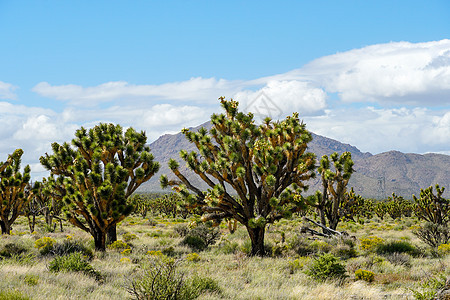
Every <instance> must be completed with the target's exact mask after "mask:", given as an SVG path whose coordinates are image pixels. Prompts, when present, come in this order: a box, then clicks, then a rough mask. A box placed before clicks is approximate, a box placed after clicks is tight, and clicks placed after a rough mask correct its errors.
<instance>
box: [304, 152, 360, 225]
mask: <svg viewBox="0 0 450 300" xmlns="http://www.w3.org/2000/svg"><path fill="white" fill-rule="evenodd" d="M330 159H331V160H330ZM331 163H333V167H332V166H331ZM333 169H334V170H333ZM318 171H319V173H320V176H321V179H322V187H323V189H322V193H320V192H317V194H316V199H315V200H316V202H315V203H313V205H314V206H315V207H316V208H317V209H318V211H319V214H320V219H321V222H322V224H323V225H326V224H327V223H326V222H327V221H328V226H329V227H330V228H331V229H334V230H335V229H336V227H337V225H338V223H339V220H340V219H341V217H342V216H343V213H342V211H340V208H341V207H342V203H343V202H344V201H345V193H346V191H347V184H348V182H349V180H350V177H351V175H352V173H353V171H354V170H353V160H352V154H351V153H350V152H344V153H342V154H341V155H340V156H339V154H338V153H337V152H334V153H333V154H331V155H330V157H328V156H327V155H323V156H322V158H321V160H320V165H319V168H318Z"/></svg>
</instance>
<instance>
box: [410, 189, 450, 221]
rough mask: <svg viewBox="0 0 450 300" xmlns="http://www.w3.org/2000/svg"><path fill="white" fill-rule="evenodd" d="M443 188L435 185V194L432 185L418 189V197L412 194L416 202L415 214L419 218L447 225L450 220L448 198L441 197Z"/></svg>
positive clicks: (449, 201) (449, 200) (449, 202)
mask: <svg viewBox="0 0 450 300" xmlns="http://www.w3.org/2000/svg"><path fill="white" fill-rule="evenodd" d="M444 190H445V188H444V187H442V188H440V187H439V185H436V194H435V193H433V187H432V186H430V187H428V188H426V189H421V190H420V197H419V198H417V197H416V196H415V195H413V199H414V202H415V203H416V207H415V214H416V216H417V217H418V218H419V219H422V220H425V221H427V222H430V223H432V224H437V225H444V226H447V225H448V223H449V221H450V199H445V198H444V197H442V194H443V193H444Z"/></svg>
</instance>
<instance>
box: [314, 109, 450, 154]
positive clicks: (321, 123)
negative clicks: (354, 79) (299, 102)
mask: <svg viewBox="0 0 450 300" xmlns="http://www.w3.org/2000/svg"><path fill="white" fill-rule="evenodd" d="M305 121H306V125H307V128H308V129H309V130H311V131H313V132H315V133H317V134H320V135H324V136H327V137H330V138H333V139H336V140H338V141H341V142H344V143H349V144H352V145H355V146H357V147H358V148H359V149H360V150H361V151H368V152H372V153H374V154H376V153H380V152H384V151H389V150H399V151H403V152H416V153H425V152H439V153H444V152H446V151H449V150H450V149H449V145H450V112H446V111H433V110H428V109H426V108H413V109H409V108H399V109H376V108H373V107H367V108H360V109H338V110H334V111H330V110H329V111H327V112H326V114H325V115H323V116H317V117H306V118H305Z"/></svg>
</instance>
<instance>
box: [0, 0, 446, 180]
mask: <svg viewBox="0 0 450 300" xmlns="http://www.w3.org/2000/svg"><path fill="white" fill-rule="evenodd" d="M241 2H243V1H222V2H219V1H158V2H157V1H20V0H18V1H17V0H16V1H5V0H0V45H1V47H0V117H1V118H0V126H1V127H0V137H1V140H0V155H1V157H3V158H1V157H0V160H4V159H5V158H6V155H7V154H8V153H10V152H11V151H12V150H14V149H15V148H18V147H22V148H24V151H25V156H24V162H25V163H30V164H32V170H33V171H34V172H35V174H40V173H42V168H40V167H39V164H38V159H39V156H40V155H42V154H43V153H45V151H49V149H50V144H51V142H53V141H58V142H63V141H69V140H70V139H71V138H72V137H73V133H74V131H75V129H77V128H79V127H80V126H88V127H89V126H93V125H95V124H97V123H98V122H114V123H120V124H123V125H124V126H133V127H135V128H136V129H140V130H145V131H146V132H147V134H148V136H149V140H150V141H152V140H154V139H156V138H157V137H158V136H159V135H161V134H163V133H174V132H178V131H179V130H180V129H181V128H182V127H184V126H194V125H198V124H200V123H203V122H204V121H206V120H208V118H209V116H210V114H211V113H212V112H216V111H218V110H219V105H218V101H217V98H218V97H219V96H226V97H227V98H230V97H233V98H235V99H238V100H239V101H240V103H241V107H242V108H243V109H244V110H245V109H248V110H252V107H251V105H250V104H251V103H253V102H254V101H253V100H255V99H257V98H258V96H259V95H260V94H261V93H264V95H266V96H267V97H268V99H270V101H271V103H273V104H274V105H275V106H277V107H278V108H279V111H280V115H279V116H278V115H277V116H273V117H284V116H286V115H288V114H291V113H292V112H293V111H294V110H296V111H299V113H300V116H301V117H302V118H303V119H304V120H305V122H306V123H307V126H308V128H309V129H310V130H312V131H314V132H316V133H318V134H322V135H325V136H328V137H331V138H335V139H338V140H340V141H343V142H346V143H350V144H353V145H355V146H357V147H358V148H360V149H361V150H362V151H369V152H372V153H379V152H383V151H389V150H400V151H403V152H417V153H425V152H440V153H447V154H450V79H449V78H450V41H449V40H448V38H450V2H449V1H444V0H442V1H246V2H245V3H241Z"/></svg>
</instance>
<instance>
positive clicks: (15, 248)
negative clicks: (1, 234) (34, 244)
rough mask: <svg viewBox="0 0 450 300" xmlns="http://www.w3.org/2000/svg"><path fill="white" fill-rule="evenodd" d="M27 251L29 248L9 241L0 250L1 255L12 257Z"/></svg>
mask: <svg viewBox="0 0 450 300" xmlns="http://www.w3.org/2000/svg"><path fill="white" fill-rule="evenodd" d="M25 252H27V249H26V248H25V247H24V246H22V245H19V244H16V243H8V244H5V245H4V246H3V248H2V250H0V256H1V257H4V258H10V257H11V256H13V255H21V254H23V253H25Z"/></svg>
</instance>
